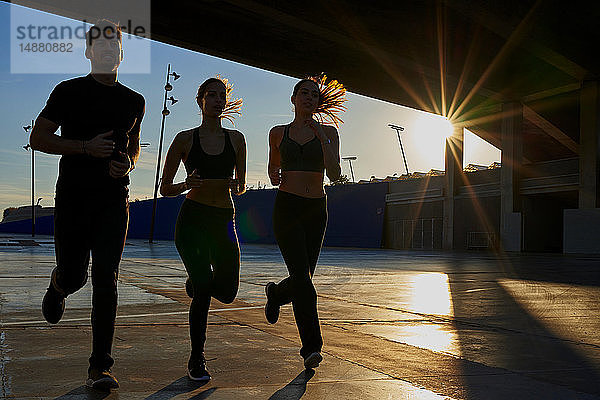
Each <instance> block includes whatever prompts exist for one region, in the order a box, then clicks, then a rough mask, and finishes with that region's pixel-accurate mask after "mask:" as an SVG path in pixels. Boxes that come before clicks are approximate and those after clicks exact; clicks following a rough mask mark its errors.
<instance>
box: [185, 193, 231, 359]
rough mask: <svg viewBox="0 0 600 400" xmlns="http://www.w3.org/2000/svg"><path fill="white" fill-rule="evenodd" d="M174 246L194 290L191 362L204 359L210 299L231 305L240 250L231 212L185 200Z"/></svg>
mask: <svg viewBox="0 0 600 400" xmlns="http://www.w3.org/2000/svg"><path fill="white" fill-rule="evenodd" d="M175 246H176V247H177V251H178V252H179V255H180V256H181V259H182V260H183V263H184V265H185V269H186V270H187V273H188V275H189V277H190V279H191V280H192V284H193V286H194V298H193V299H192V304H191V306H190V313H189V323H190V339H191V343H192V354H191V358H192V359H198V358H200V357H202V356H203V355H204V343H205V342H206V324H207V320H208V309H209V307H210V299H211V297H214V298H215V299H217V300H219V301H220V302H222V303H231V302H232V301H233V300H234V299H235V296H236V294H237V291H238V286H239V279H240V276H239V275H240V248H239V245H238V240H237V236H236V233H235V224H234V219H233V209H232V208H220V207H211V206H207V205H204V204H201V203H198V202H195V201H193V200H189V199H185V201H184V202H183V204H182V205H181V209H180V210H179V216H178V217H177V223H176V225H175Z"/></svg>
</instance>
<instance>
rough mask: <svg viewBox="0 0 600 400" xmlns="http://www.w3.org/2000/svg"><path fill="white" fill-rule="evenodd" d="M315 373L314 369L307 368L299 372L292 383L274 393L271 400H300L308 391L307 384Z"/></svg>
mask: <svg viewBox="0 0 600 400" xmlns="http://www.w3.org/2000/svg"><path fill="white" fill-rule="evenodd" d="M314 375H315V370H314V369H307V370H304V371H302V372H300V373H299V374H298V376H297V377H295V378H294V379H292V381H291V382H290V383H288V384H287V385H285V386H284V387H282V388H281V389H279V390H278V391H276V392H275V393H273V395H272V396H271V397H269V400H298V399H300V398H301V397H302V396H303V395H304V392H306V384H307V383H308V381H309V380H310V378H312V377H313V376H314Z"/></svg>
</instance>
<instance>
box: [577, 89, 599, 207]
mask: <svg viewBox="0 0 600 400" xmlns="http://www.w3.org/2000/svg"><path fill="white" fill-rule="evenodd" d="M599 90H600V89H599V83H598V81H585V82H583V84H582V85H581V91H580V100H579V101H580V103H579V110H580V125H579V126H580V132H579V208H580V209H589V208H597V207H600V201H599V200H600V196H599V189H600V169H599V167H600V163H599V161H600V121H599V119H600V115H599V114H600V99H599Z"/></svg>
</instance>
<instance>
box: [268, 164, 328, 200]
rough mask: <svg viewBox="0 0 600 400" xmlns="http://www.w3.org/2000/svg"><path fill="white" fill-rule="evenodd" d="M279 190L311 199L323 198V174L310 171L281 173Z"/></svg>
mask: <svg viewBox="0 0 600 400" xmlns="http://www.w3.org/2000/svg"><path fill="white" fill-rule="evenodd" d="M279 190H281V191H282V192H287V193H292V194H295V195H297V196H302V197H309V198H312V199H318V198H320V197H324V196H325V190H324V189H323V173H322V172H312V171H282V172H281V182H280V184H279Z"/></svg>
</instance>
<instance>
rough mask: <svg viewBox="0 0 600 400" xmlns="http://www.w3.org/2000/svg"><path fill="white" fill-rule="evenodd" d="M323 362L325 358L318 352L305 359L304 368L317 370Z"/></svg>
mask: <svg viewBox="0 0 600 400" xmlns="http://www.w3.org/2000/svg"><path fill="white" fill-rule="evenodd" d="M321 361H323V356H322V355H321V353H318V352H314V353H310V354H309V355H308V356H307V357H306V358H305V359H304V368H306V369H313V368H317V367H318V366H319V364H320V363H321Z"/></svg>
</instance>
